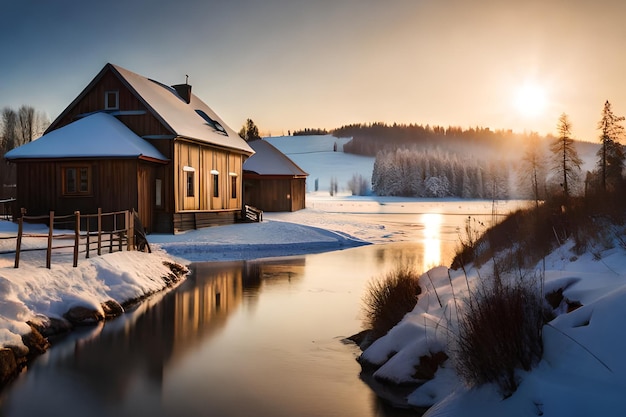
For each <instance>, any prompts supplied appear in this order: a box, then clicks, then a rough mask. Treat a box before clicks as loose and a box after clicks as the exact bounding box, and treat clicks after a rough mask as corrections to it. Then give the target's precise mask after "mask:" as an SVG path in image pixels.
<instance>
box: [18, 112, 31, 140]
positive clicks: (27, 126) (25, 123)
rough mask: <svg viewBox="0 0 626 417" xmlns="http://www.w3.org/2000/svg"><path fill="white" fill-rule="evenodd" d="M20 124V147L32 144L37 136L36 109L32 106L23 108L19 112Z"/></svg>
mask: <svg viewBox="0 0 626 417" xmlns="http://www.w3.org/2000/svg"><path fill="white" fill-rule="evenodd" d="M17 116H18V122H19V126H18V127H19V140H20V143H19V144H20V145H23V144H25V143H28V142H31V141H32V140H33V139H34V136H35V108H34V107H32V106H26V105H24V106H22V107H20V108H19V110H18V111H17Z"/></svg>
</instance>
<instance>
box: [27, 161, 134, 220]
mask: <svg viewBox="0 0 626 417" xmlns="http://www.w3.org/2000/svg"><path fill="white" fill-rule="evenodd" d="M73 163H80V164H89V165H90V166H91V175H92V194H91V195H90V196H84V197H83V196H76V197H65V196H63V195H62V190H63V184H62V181H63V178H62V167H63V166H64V165H67V164H68V162H54V161H51V162H21V163H19V164H18V175H19V184H20V186H19V188H18V205H19V206H20V207H27V208H28V214H29V215H33V216H35V215H43V214H47V213H49V212H50V211H51V210H54V211H55V212H57V213H58V214H61V215H64V214H71V213H73V212H74V211H76V210H80V211H81V212H82V213H95V212H96V211H97V209H98V207H101V208H102V210H103V211H105V212H109V211H117V210H126V209H131V208H135V209H136V208H137V207H138V200H137V185H138V184H137V170H138V168H137V161H136V160H90V161H74V162H73Z"/></svg>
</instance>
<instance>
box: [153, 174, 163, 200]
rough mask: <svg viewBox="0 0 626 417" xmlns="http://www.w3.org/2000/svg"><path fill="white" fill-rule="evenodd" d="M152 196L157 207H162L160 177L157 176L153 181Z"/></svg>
mask: <svg viewBox="0 0 626 417" xmlns="http://www.w3.org/2000/svg"><path fill="white" fill-rule="evenodd" d="M154 197H155V201H154V204H155V205H156V206H157V207H163V181H162V180H161V179H160V178H157V179H156V181H155V192H154Z"/></svg>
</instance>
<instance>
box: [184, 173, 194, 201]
mask: <svg viewBox="0 0 626 417" xmlns="http://www.w3.org/2000/svg"><path fill="white" fill-rule="evenodd" d="M185 174H186V177H187V197H193V196H194V190H195V187H194V180H195V172H194V171H185Z"/></svg>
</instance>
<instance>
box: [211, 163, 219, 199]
mask: <svg viewBox="0 0 626 417" xmlns="http://www.w3.org/2000/svg"><path fill="white" fill-rule="evenodd" d="M211 174H212V175H213V197H219V196H220V173H219V171H216V170H214V169H212V170H211Z"/></svg>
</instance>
